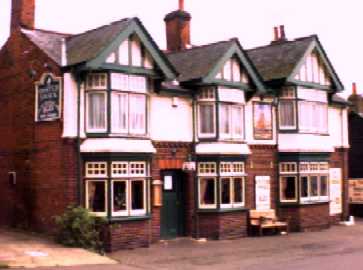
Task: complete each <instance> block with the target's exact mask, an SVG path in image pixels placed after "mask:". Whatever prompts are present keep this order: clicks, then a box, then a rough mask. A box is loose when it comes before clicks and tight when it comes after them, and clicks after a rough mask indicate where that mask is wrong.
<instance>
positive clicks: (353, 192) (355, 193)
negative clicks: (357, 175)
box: [348, 179, 363, 204]
mask: <svg viewBox="0 0 363 270" xmlns="http://www.w3.org/2000/svg"><path fill="white" fill-rule="evenodd" d="M348 193H349V203H355V204H363V179H349V191H348Z"/></svg>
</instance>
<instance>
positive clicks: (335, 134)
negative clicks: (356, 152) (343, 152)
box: [329, 107, 349, 148]
mask: <svg viewBox="0 0 363 270" xmlns="http://www.w3.org/2000/svg"><path fill="white" fill-rule="evenodd" d="M329 135H330V138H331V141H332V143H333V146H334V147H346V148H347V147H349V142H348V113H347V109H342V108H339V107H330V108H329Z"/></svg>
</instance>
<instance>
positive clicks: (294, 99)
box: [279, 87, 328, 134]
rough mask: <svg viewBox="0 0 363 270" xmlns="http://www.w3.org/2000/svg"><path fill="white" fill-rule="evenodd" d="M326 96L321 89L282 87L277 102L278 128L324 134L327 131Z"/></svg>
mask: <svg viewBox="0 0 363 270" xmlns="http://www.w3.org/2000/svg"><path fill="white" fill-rule="evenodd" d="M327 98H328V97H327V93H326V92H325V91H322V90H315V89H307V88H302V87H299V88H297V89H293V88H288V89H284V90H283V92H282V95H281V97H280V102H279V126H280V130H298V131H299V132H302V133H313V134H326V133H327V132H328V104H327ZM297 119H298V121H297Z"/></svg>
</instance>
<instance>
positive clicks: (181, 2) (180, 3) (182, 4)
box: [179, 0, 184, 11]
mask: <svg viewBox="0 0 363 270" xmlns="http://www.w3.org/2000/svg"><path fill="white" fill-rule="evenodd" d="M179 10H182V11H184V0H179Z"/></svg>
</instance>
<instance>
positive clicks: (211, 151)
mask: <svg viewBox="0 0 363 270" xmlns="http://www.w3.org/2000/svg"><path fill="white" fill-rule="evenodd" d="M195 152H196V154H199V155H219V154H225V155H249V154H251V151H250V148H249V147H248V145H247V144H236V143H199V144H197V145H196V147H195Z"/></svg>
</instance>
